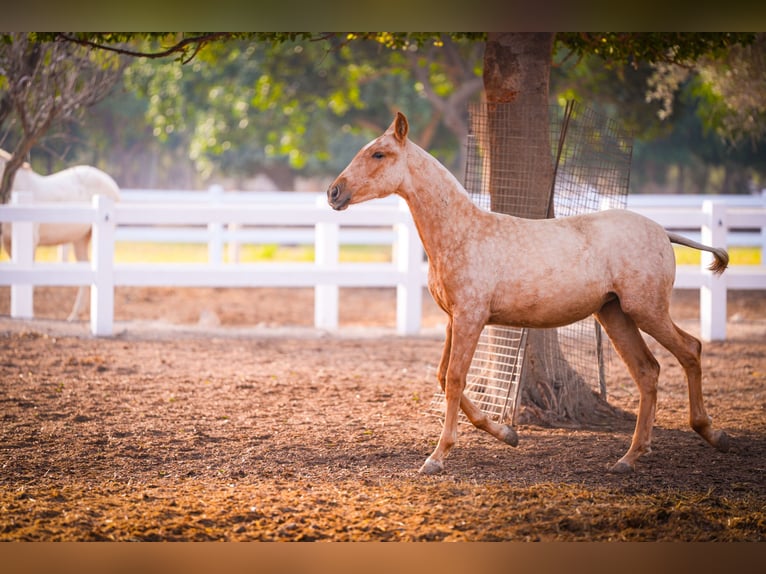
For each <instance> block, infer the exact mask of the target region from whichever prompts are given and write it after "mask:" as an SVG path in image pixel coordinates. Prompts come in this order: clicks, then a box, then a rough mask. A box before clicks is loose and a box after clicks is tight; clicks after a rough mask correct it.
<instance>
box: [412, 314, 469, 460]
mask: <svg viewBox="0 0 766 574" xmlns="http://www.w3.org/2000/svg"><path fill="white" fill-rule="evenodd" d="M451 325H452V329H451V334H450V335H449V336H448V337H447V341H446V342H445V347H446V343H450V346H449V351H447V349H445V350H444V352H443V354H442V360H443V361H444V358H445V357H448V365H447V372H446V377H445V378H444V394H445V397H446V402H447V408H446V413H445V415H444V425H443V426H442V432H441V435H440V436H439V442H438V444H437V445H436V449H435V450H434V451H433V453H431V456H429V457H428V458H427V459H426V461H425V463H423V466H421V467H420V472H421V473H422V474H437V473H439V472H441V471H442V470H444V459H445V458H447V455H448V454H449V451H450V449H451V448H452V446H453V445H454V444H455V441H456V440H457V425H458V421H457V416H458V409H459V408H460V406H461V402H462V396H463V389H464V388H465V379H466V375H467V374H468V368H469V367H470V366H471V360H472V359H473V353H474V351H475V350H476V345H477V343H478V342H479V335H481V330H482V327H483V323H482V322H476V321H473V322H470V321H461V320H459V319H458V320H455V318H454V317H453V318H452V320H451ZM440 367H441V366H440Z"/></svg>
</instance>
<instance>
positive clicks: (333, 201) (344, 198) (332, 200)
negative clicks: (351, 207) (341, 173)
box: [327, 183, 351, 211]
mask: <svg viewBox="0 0 766 574" xmlns="http://www.w3.org/2000/svg"><path fill="white" fill-rule="evenodd" d="M343 191H344V190H343V184H340V183H335V184H333V185H331V186H330V187H328V188H327V203H329V204H330V207H332V208H333V209H335V210H336V211H342V210H344V209H346V208H347V207H348V203H349V201H351V195H350V194H344V193H343Z"/></svg>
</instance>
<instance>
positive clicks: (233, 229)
mask: <svg viewBox="0 0 766 574" xmlns="http://www.w3.org/2000/svg"><path fill="white" fill-rule="evenodd" d="M17 201H20V203H16V204H14V205H5V206H0V221H13V222H17V223H15V224H14V239H13V245H14V251H15V252H14V254H13V257H12V261H11V262H8V263H3V264H0V285H11V315H12V316H13V317H32V315H33V313H32V293H33V291H32V286H33V285H91V287H92V289H91V331H92V332H93V333H94V334H95V335H109V334H111V333H112V330H113V317H114V295H113V293H114V287H115V286H118V285H126V286H127V285H134V286H135V285H172V286H184V287H192V286H220V287H241V286H250V287H259V286H279V287H306V286H311V287H314V289H315V315H314V323H315V325H316V326H317V327H319V328H323V329H334V328H337V325H338V288H339V287H352V286H353V287H375V286H396V288H397V331H398V332H399V333H400V334H413V333H416V332H418V331H419V330H420V317H421V306H422V288H423V286H424V285H425V283H426V275H427V273H426V268H425V265H424V263H423V251H422V246H421V245H420V241H419V239H418V237H417V233H416V230H415V227H414V224H413V222H412V218H411V216H410V215H409V211H408V210H407V207H406V205H405V204H404V203H403V202H402V201H400V200H398V201H397V200H395V199H392V200H379V201H376V202H370V203H367V204H364V205H357V206H354V208H353V209H350V210H348V211H345V212H343V213H336V212H333V211H332V210H331V209H330V208H329V207H328V206H327V205H326V202H325V201H324V197H323V196H322V195H321V194H312V193H309V194H304V193H261V192H256V193H241V192H237V193H223V192H222V191H221V190H220V189H212V190H210V191H208V192H189V191H178V192H165V191H162V192H159V191H131V190H124V191H123V200H122V202H120V203H119V204H116V205H115V204H113V203H112V202H110V201H109V200H106V199H105V198H96V199H95V200H94V202H93V205H91V206H88V205H79V206H76V205H71V204H70V205H60V204H59V205H42V204H38V205H34V206H29V205H24V204H23V198H21V199H20V200H17ZM628 208H629V209H632V210H634V211H638V212H640V213H643V214H645V215H647V216H648V217H650V218H652V219H654V220H656V221H658V222H659V223H660V224H662V225H663V226H665V227H666V228H668V229H674V230H678V231H680V232H682V233H684V234H685V235H688V236H689V237H692V238H696V239H701V240H702V241H703V242H704V243H707V244H713V245H758V246H760V247H761V248H762V257H764V255H766V250H765V249H764V247H765V246H766V196H741V197H740V196H717V197H713V198H710V196H631V197H630V198H629V203H628ZM33 221H34V222H87V223H92V224H93V226H94V227H93V230H94V231H93V233H94V241H93V248H92V261H91V263H90V264H84V263H33V254H32V253H31V249H29V246H30V245H31V236H32V224H31V222H33ZM115 241H180V242H202V243H206V244H207V245H208V262H207V263H205V264H177V263H176V264H161V265H158V264H119V263H115V262H114V244H115ZM242 243H277V244H285V243H288V244H313V245H314V246H315V260H314V262H312V263H254V264H243V263H239V260H238V252H237V248H238V246H239V245H240V244H242ZM342 243H355V244H387V245H392V247H393V253H394V257H393V262H392V263H383V264H373V263H355V264H351V263H339V262H338V254H339V245H340V244H342ZM225 246H228V249H229V250H230V253H229V255H230V257H229V259H230V261H231V262H230V263H223V253H224V248H225ZM707 255H708V254H706V253H703V258H702V264H701V266H696V265H695V266H689V265H682V266H679V268H678V272H677V276H676V287H678V288H693V289H699V290H700V305H701V308H700V316H701V325H700V327H701V334H702V337H703V338H704V339H706V340H718V339H725V337H726V290H727V289H766V266H764V265H760V266H752V265H748V266H732V267H730V268H729V269H728V270H727V271H726V273H724V275H723V276H721V277H713V276H712V274H711V273H710V272H708V271H707V270H706V269H705V267H706V266H707V264H708V262H709V257H707ZM762 261H763V259H762Z"/></svg>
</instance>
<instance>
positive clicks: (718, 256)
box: [667, 231, 729, 275]
mask: <svg viewBox="0 0 766 574" xmlns="http://www.w3.org/2000/svg"><path fill="white" fill-rule="evenodd" d="M667 234H668V239H670V241H671V243H678V244H679V245H685V246H686V247H691V248H693V249H699V250H701V251H709V252H710V253H712V254H713V257H714V260H713V262H712V263H711V264H710V265H709V266H708V269H710V270H711V271H712V272H713V273H715V274H716V275H720V274H721V273H723V272H724V271H725V270H726V268H727V267H728V266H729V254H728V253H727V252H726V250H725V249H721V248H719V247H708V246H707V245H703V244H702V243H697V242H696V241H692V240H691V239H687V238H686V237H684V236H682V235H678V234H677V233H671V232H669V231H668V232H667Z"/></svg>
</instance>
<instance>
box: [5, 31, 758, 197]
mask: <svg viewBox="0 0 766 574" xmlns="http://www.w3.org/2000/svg"><path fill="white" fill-rule="evenodd" d="M32 37H33V38H34V39H36V40H45V41H66V42H76V43H79V44H82V45H85V46H88V47H90V48H92V49H95V48H96V47H102V48H106V49H108V50H111V51H117V52H119V53H122V54H125V55H130V56H132V58H129V59H128V61H129V66H128V67H127V69H126V71H125V73H124V75H123V78H122V83H121V85H120V86H119V89H117V90H114V91H113V92H112V93H111V94H110V96H109V97H108V98H106V99H105V100H103V101H102V102H100V103H99V104H97V105H95V106H94V107H92V108H90V110H89V111H88V114H87V116H86V117H85V118H83V119H82V120H81V121H78V122H69V123H68V124H66V125H63V126H59V127H58V129H57V130H56V131H55V132H51V136H53V135H54V134H56V137H49V138H47V139H46V141H45V145H44V147H43V148H42V149H41V151H38V150H37V149H36V150H35V155H34V156H33V159H35V160H36V161H37V162H41V161H42V165H39V166H38V167H39V169H41V170H42V171H50V170H51V169H53V168H54V167H61V163H62V162H61V161H60V158H65V160H66V162H69V163H71V162H72V161H73V160H74V159H76V160H77V161H84V162H88V163H93V164H95V165H98V166H99V167H102V168H103V169H106V170H107V171H110V173H112V174H113V175H114V176H115V177H116V178H117V179H118V181H120V182H121V184H123V185H125V186H128V187H143V186H149V187H155V186H156V187H166V188H168V187H174V188H177V189H184V188H191V187H200V186H205V185H208V184H209V183H210V182H212V181H214V180H220V179H221V178H226V179H228V180H229V181H232V180H233V181H234V182H235V185H236V182H242V181H244V180H246V179H247V178H250V177H252V176H253V175H255V174H257V173H263V172H265V173H267V174H268V175H269V176H270V177H272V179H273V180H274V181H275V182H276V183H277V184H278V185H279V186H281V187H284V186H289V185H290V182H291V179H292V178H293V177H294V176H295V174H298V173H299V174H301V175H307V176H310V175H328V174H334V173H337V171H339V170H340V169H342V168H343V167H344V166H345V164H346V163H347V162H348V160H349V159H350V158H351V157H352V156H353V154H354V153H355V152H356V150H358V148H359V147H360V146H361V145H363V144H364V143H366V142H367V141H368V140H369V139H371V138H372V137H375V136H376V135H378V134H379V133H380V132H381V131H382V130H383V129H385V127H386V126H387V125H388V123H389V122H390V121H391V117H392V115H393V112H394V110H397V109H398V110H402V111H405V113H407V115H408V117H409V119H410V122H411V126H412V134H413V136H414V137H415V138H416V140H417V139H418V138H420V139H419V143H421V144H422V145H424V146H425V147H427V148H428V149H429V151H431V152H432V153H434V154H435V155H436V156H437V157H438V158H439V159H440V160H441V161H443V162H444V163H445V164H446V165H447V166H448V167H450V169H452V170H453V172H455V173H456V175H458V176H460V175H462V174H461V153H462V146H463V143H464V142H463V139H464V138H463V135H462V133H461V131H460V130H461V129H464V127H465V126H464V124H465V117H464V116H465V113H464V108H465V100H456V98H457V96H458V95H459V93H460V90H461V88H462V87H465V86H466V85H467V84H469V83H470V82H477V81H478V82H480V79H481V74H482V51H483V48H482V46H483V44H482V42H483V40H484V39H485V34H483V33H452V34H436V33H387V32H365V33H353V32H349V33H302V32H292V33H221V32H190V33H68V34H63V33H37V34H32ZM765 37H766V35H764V34H754V33H723V32H718V33H673V32H663V33H580V32H566V33H558V34H557V36H556V49H555V51H554V54H553V59H552V62H553V68H552V73H551V99H552V100H554V101H556V100H564V99H570V98H574V99H579V100H581V101H583V102H585V103H587V105H589V106H591V107H593V108H595V109H596V110H599V111H602V112H604V113H606V114H608V115H609V116H611V117H615V118H618V119H619V120H621V121H622V122H624V123H625V124H626V126H627V127H629V128H630V129H631V130H632V131H633V132H634V134H635V135H636V144H635V148H634V158H633V170H632V173H633V175H632V183H633V189H634V190H636V189H639V188H641V189H649V190H652V189H654V188H657V189H668V186H671V188H672V190H673V191H696V192H704V191H718V192H720V191H738V192H746V191H748V189H750V188H758V187H763V186H764V182H765V181H766V179H765V177H764V174H765V173H766V166H764V161H765V160H764V157H766V154H764V153H763V147H764V130H766V117H765V113H766V112H765V110H764V106H766V98H764V97H763V94H764V93H766V71H765V69H766V65H764V59H765V58H766V56H765V55H766V45H765V44H766V41H765V40H764V38H765ZM2 78H3V76H2V73H0V93H1V92H2V86H1V82H2ZM478 96H479V91H476V92H471V96H470V97H471V98H474V99H475V98H477V97H478ZM456 110H460V111H459V112H456ZM456 118H457V119H456ZM461 122H462V124H463V126H462V128H461V125H460V124H461ZM3 135H4V134H0V137H2V136H3ZM43 160H44V161H43ZM57 164H58V165H57Z"/></svg>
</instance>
